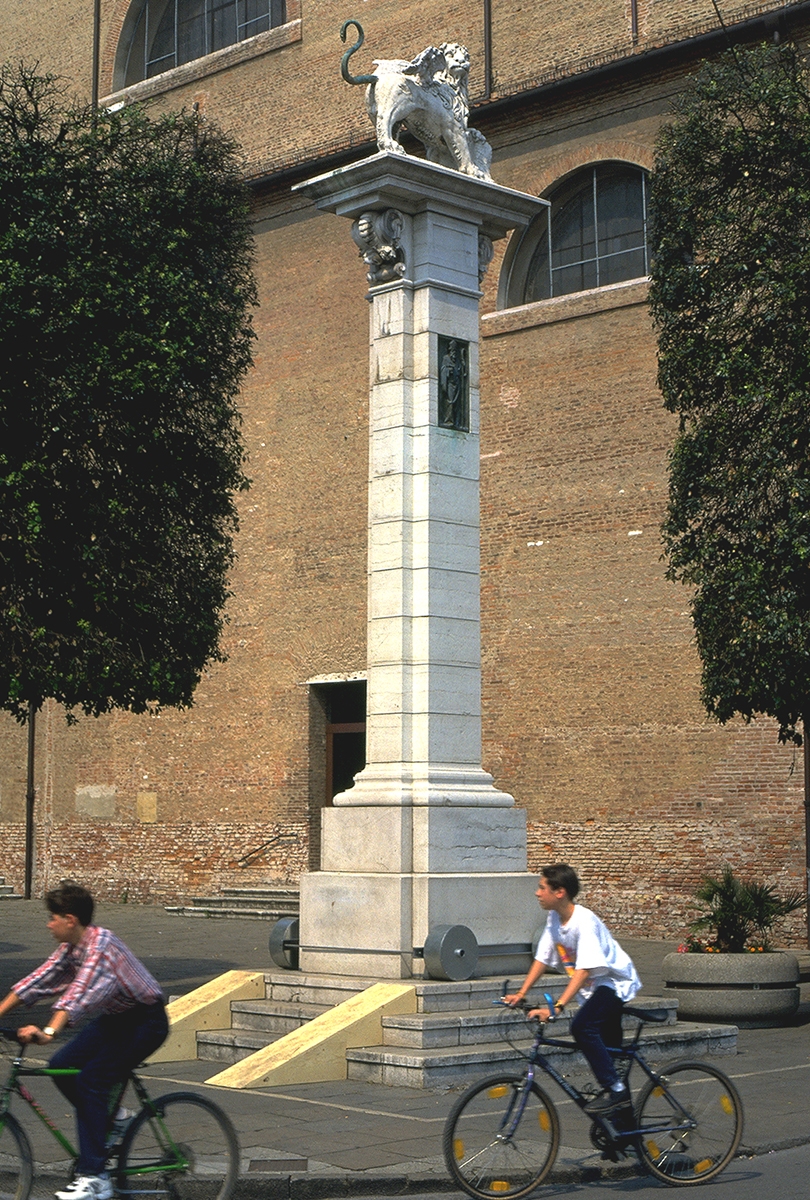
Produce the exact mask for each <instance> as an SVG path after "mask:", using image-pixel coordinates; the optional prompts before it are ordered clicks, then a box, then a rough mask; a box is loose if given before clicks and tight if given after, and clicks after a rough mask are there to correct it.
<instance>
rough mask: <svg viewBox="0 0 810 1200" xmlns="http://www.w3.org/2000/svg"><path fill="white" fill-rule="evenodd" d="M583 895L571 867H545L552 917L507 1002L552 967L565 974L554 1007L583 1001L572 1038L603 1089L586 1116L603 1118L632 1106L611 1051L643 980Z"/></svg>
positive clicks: (541, 1013)
mask: <svg viewBox="0 0 810 1200" xmlns="http://www.w3.org/2000/svg"><path fill="white" fill-rule="evenodd" d="M578 893H579V879H578V878H577V874H576V871H575V870H574V869H573V867H570V866H569V865H568V863H554V864H553V865H552V866H548V867H544V868H543V870H542V873H541V876H540V883H539V885H538V888H537V891H536V893H535V895H536V896H537V899H538V900H539V901H540V905H541V907H542V908H544V909H545V910H546V912H548V914H549V915H548V920H547V922H546V927H545V929H544V931H543V934H542V936H541V938H540V942H539V944H538V946H537V952H536V954H535V961H534V962H533V963H532V965H531V966H530V967H529V970H528V973H527V975H526V978H525V979H524V981H523V983H522V984H521V987H520V990H519V991H517V992H514V993H513V994H511V995H509V996H504V1000H505V1001H506V1003H507V1004H511V1005H515V1004H518V1003H520V1001H521V1000H522V999H523V998H524V996H525V995H526V993H527V992H528V991H529V988H531V987H532V986H533V985H534V984H535V983H536V982H537V981H538V979H539V978H540V977H541V975H542V974H543V972H544V971H545V970H546V969H547V968H548V967H562V968H563V969H564V970H565V972H566V973H567V975H568V976H569V979H568V983H567V985H566V987H565V989H564V991H563V992H562V994H561V995H560V998H559V1000H558V1001H557V1002H556V1004H555V1006H554V1007H555V1008H556V1009H557V1011H558V1012H561V1011H562V1010H563V1009H564V1008H565V1006H566V1004H568V1003H569V1001H571V1000H573V998H574V996H579V999H580V1008H579V1011H578V1012H577V1013H576V1014H575V1016H574V1017H573V1019H572V1021H571V1033H572V1035H573V1038H574V1041H575V1042H576V1044H577V1045H578V1046H579V1048H580V1050H581V1051H582V1053H583V1054H584V1055H585V1058H586V1059H587V1060H588V1063H589V1065H590V1067H591V1070H592V1071H593V1073H594V1075H595V1076H596V1078H597V1080H598V1081H599V1083H600V1084H601V1085H602V1089H603V1091H602V1094H601V1095H599V1096H597V1097H596V1099H594V1100H592V1101H591V1102H590V1103H589V1104H587V1105H586V1106H585V1111H586V1112H591V1113H602V1114H604V1113H609V1112H611V1111H613V1110H614V1109H616V1108H618V1107H619V1106H621V1105H623V1104H627V1103H628V1102H629V1098H630V1097H629V1094H628V1091H627V1088H626V1086H625V1085H624V1084H623V1083H622V1081H621V1080H620V1079H619V1075H618V1072H617V1071H616V1067H615V1064H614V1062H613V1059H612V1058H611V1056H610V1054H609V1053H608V1050H607V1047H608V1046H613V1047H618V1046H621V1044H622V1007H623V1005H624V1003H625V1001H627V1000H632V999H633V997H634V996H635V994H636V992H637V991H638V990H639V988H640V987H641V980H640V979H639V977H638V974H637V973H636V969H635V967H634V966H633V963H632V960H631V959H630V958H629V956H628V955H627V954H625V952H624V950H622V948H621V946H620V945H619V943H618V942H617V941H616V940H615V938H614V937H613V936H612V935H611V933H610V932H609V930H608V928H607V926H606V925H605V924H604V923H603V922H602V921H600V919H599V917H597V916H596V914H595V913H592V912H591V911H590V909H588V908H584V907H583V906H582V905H581V904H575V903H574V899H575V897H576V896H577V895H578ZM529 1016H533V1017H539V1018H540V1019H541V1020H542V1021H545V1020H547V1019H548V1017H549V1016H550V1013H549V1010H548V1009H547V1008H536V1009H532V1010H531V1012H530V1013H529Z"/></svg>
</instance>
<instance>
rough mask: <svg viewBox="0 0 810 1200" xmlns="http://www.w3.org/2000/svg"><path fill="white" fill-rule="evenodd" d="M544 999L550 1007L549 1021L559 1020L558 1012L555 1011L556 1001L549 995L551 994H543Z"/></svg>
mask: <svg viewBox="0 0 810 1200" xmlns="http://www.w3.org/2000/svg"><path fill="white" fill-rule="evenodd" d="M543 999H544V1000H545V1002H546V1004H547V1005H548V1019H549V1021H556V1019H557V1011H556V1009H555V1007H554V1000H553V999H552V997H551V996H550V995H549V993H548V992H543Z"/></svg>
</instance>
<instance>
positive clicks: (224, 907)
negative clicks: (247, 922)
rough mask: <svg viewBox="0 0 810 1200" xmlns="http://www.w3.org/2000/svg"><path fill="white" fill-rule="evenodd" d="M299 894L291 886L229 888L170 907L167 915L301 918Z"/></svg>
mask: <svg viewBox="0 0 810 1200" xmlns="http://www.w3.org/2000/svg"><path fill="white" fill-rule="evenodd" d="M298 910H299V891H298V889H297V888H289V887H277V888H276V887H269V886H268V887H255V888H240V887H226V888H223V889H222V894H221V895H219V896H194V897H192V899H191V902H190V903H189V904H176V905H170V906H167V907H166V912H170V913H174V914H175V915H176V916H181V917H220V918H231V919H233V918H241V919H243V920H244V919H246V918H249V919H251V920H260V921H278V920H280V919H281V918H282V917H297V916H298Z"/></svg>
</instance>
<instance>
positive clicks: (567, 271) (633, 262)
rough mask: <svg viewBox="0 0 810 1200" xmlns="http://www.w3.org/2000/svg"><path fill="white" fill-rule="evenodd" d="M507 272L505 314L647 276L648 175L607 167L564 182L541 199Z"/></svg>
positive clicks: (591, 169)
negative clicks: (541, 208) (541, 207)
mask: <svg viewBox="0 0 810 1200" xmlns="http://www.w3.org/2000/svg"><path fill="white" fill-rule="evenodd" d="M546 198H547V199H548V200H549V201H550V202H551V209H550V210H549V212H545V213H542V214H541V215H540V216H539V217H536V218H535V220H534V221H533V222H532V223H531V225H530V226H529V228H528V229H527V230H526V232H525V233H524V234H523V237H522V238H521V239H520V242H519V244H518V246H517V250H516V252H515V254H514V257H513V258H512V260H511V265H510V267H509V272H508V282H507V288H506V298H505V300H506V306H507V307H509V308H512V307H514V306H516V305H519V304H531V303H532V301H534V300H547V299H549V298H550V297H552V296H566V295H569V294H570V293H571V292H582V291H585V290H586V289H588V288H597V287H604V286H605V285H606V284H609V283H620V282H621V281H622V280H624V279H638V278H640V277H642V276H644V275H646V274H647V273H648V258H647V182H646V172H645V171H643V170H642V169H641V168H640V167H634V166H630V165H629V164H627V163H618V162H606V163H598V164H597V165H596V166H592V167H585V168H583V169H582V170H580V171H577V172H576V173H575V174H574V175H572V176H569V178H568V179H566V180H565V181H564V182H563V183H561V184H560V185H559V186H558V187H556V188H554V189H553V190H552V191H551V192H550V193H549V195H548V196H547V197H546Z"/></svg>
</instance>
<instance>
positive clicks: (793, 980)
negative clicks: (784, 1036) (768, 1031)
mask: <svg viewBox="0 0 810 1200" xmlns="http://www.w3.org/2000/svg"><path fill="white" fill-rule="evenodd" d="M695 898H696V899H697V900H698V901H700V903H701V905H702V908H701V910H700V911H699V913H698V916H697V917H696V918H695V919H694V921H692V922H691V923H690V926H689V934H688V936H687V938H686V941H685V942H684V944H683V945H681V946H679V948H678V953H677V954H668V955H667V956H666V958H665V959H664V980H665V987H666V988H667V989H668V990H670V991H674V992H675V994H676V995H677V998H678V1001H679V1004H678V1016H679V1017H681V1018H685V1019H687V1020H690V1019H691V1020H709V1021H711V1020H720V1021H733V1022H734V1023H735V1024H737V1025H748V1026H767V1025H778V1024H780V1023H781V1022H782V1021H784V1020H785V1019H786V1018H787V1017H790V1016H792V1015H793V1013H795V1011H796V1009H797V1008H798V1006H799V986H798V985H799V964H798V960H797V959H796V957H795V955H793V954H788V953H785V952H782V951H774V950H773V949H772V946H771V935H772V931H773V927H774V925H775V923H776V922H777V921H778V920H779V919H780V918H782V917H785V916H787V915H788V913H792V912H795V911H796V910H797V909H799V908H801V907H802V906H803V905H804V903H805V897H804V895H803V894H802V893H800V892H793V893H791V894H790V895H788V896H785V897H780V896H778V895H777V893H776V890H775V888H773V887H771V886H770V885H768V884H763V883H753V882H749V881H745V880H740V879H737V877H736V876H735V875H734V872H733V871H732V869H731V867H729V866H726V867H724V868H723V872H722V874H721V875H720V876H719V878H718V877H715V876H707V877H706V878H704V879H703V881H702V882H701V884H700V886H699V887H698V888H697V889H696V890H695Z"/></svg>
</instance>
